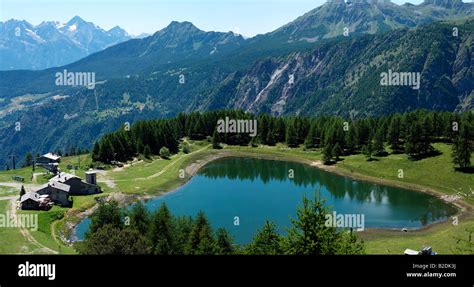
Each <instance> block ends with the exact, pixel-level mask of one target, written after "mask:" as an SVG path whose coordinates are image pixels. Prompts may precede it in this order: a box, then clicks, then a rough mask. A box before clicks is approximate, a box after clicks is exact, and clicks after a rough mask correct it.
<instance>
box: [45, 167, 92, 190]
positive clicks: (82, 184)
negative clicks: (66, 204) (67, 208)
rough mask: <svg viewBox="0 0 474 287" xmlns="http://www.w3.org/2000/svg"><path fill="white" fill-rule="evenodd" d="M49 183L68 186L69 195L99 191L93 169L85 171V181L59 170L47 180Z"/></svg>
mask: <svg viewBox="0 0 474 287" xmlns="http://www.w3.org/2000/svg"><path fill="white" fill-rule="evenodd" d="M49 183H50V184H51V183H60V184H65V185H68V186H69V187H70V189H69V194H70V195H88V194H96V193H100V192H101V190H100V187H99V186H98V185H97V177H96V173H95V172H94V171H88V172H86V181H83V180H82V179H81V178H80V177H78V176H75V175H73V174H69V173H65V172H59V173H58V174H57V175H56V176H54V177H53V178H51V179H50V180H49Z"/></svg>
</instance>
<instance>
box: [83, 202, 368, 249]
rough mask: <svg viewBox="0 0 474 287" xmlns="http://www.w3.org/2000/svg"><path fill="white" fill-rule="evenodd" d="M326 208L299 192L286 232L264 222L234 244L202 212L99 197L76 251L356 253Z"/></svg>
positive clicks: (350, 236)
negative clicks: (125, 204)
mask: <svg viewBox="0 0 474 287" xmlns="http://www.w3.org/2000/svg"><path fill="white" fill-rule="evenodd" d="M329 212H330V211H329V209H327V208H326V207H325V205H324V201H323V200H320V199H319V198H318V197H316V196H315V198H314V200H309V199H307V198H306V197H305V198H304V199H303V205H302V206H301V207H299V208H298V210H297V218H296V219H294V220H292V226H291V227H290V228H288V235H286V236H281V235H280V234H278V232H277V227H276V225H275V224H273V223H271V222H266V223H265V225H264V226H263V227H262V228H261V229H260V230H258V231H257V234H256V235H255V237H254V238H253V240H252V242H251V243H250V244H248V245H246V246H239V245H236V244H233V240H232V237H231V235H230V234H229V233H228V232H227V231H226V230H225V229H223V228H219V229H217V230H216V231H215V232H214V231H213V229H212V227H211V225H210V223H209V221H208V220H207V219H206V216H205V215H204V213H203V212H200V213H198V215H197V216H196V218H194V219H193V218H191V217H175V216H173V215H172V214H171V212H170V211H169V209H168V208H167V206H166V205H165V204H163V205H162V206H161V207H160V209H158V210H157V211H155V212H152V213H150V212H149V211H148V210H147V209H146V208H145V207H144V206H143V204H141V203H138V204H136V205H134V207H133V208H132V209H131V210H129V211H126V212H122V211H121V209H120V208H119V207H118V204H117V203H116V202H114V201H111V202H106V203H101V204H100V205H99V208H98V210H97V211H96V212H95V213H94V214H93V215H92V217H91V225H90V228H89V230H88V232H87V234H86V239H85V240H84V242H82V243H80V245H79V246H78V250H79V252H80V253H81V254H125V255H131V254H156V255H182V254H186V255H230V254H250V255H278V254H298V255H318V254H362V253H363V252H364V244H363V242H361V241H360V240H359V239H358V238H357V236H356V234H355V233H354V232H352V230H351V231H350V232H349V231H346V230H338V229H337V228H334V227H328V226H326V225H325V222H326V218H325V216H326V214H329Z"/></svg>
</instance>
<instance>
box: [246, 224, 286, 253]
mask: <svg viewBox="0 0 474 287" xmlns="http://www.w3.org/2000/svg"><path fill="white" fill-rule="evenodd" d="M281 240H282V237H281V236H280V235H279V234H278V232H277V227H276V225H275V224H274V223H273V222H270V221H267V222H265V224H264V225H263V227H262V228H261V229H259V230H258V231H257V234H256V235H255V236H254V237H253V240H252V242H251V243H250V244H249V245H247V247H246V249H245V253H246V254H250V255H279V254H282V249H281V246H280V244H281Z"/></svg>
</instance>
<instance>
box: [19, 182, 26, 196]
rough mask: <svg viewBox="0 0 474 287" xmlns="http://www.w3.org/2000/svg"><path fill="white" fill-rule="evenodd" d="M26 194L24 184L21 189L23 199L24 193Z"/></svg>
mask: <svg viewBox="0 0 474 287" xmlns="http://www.w3.org/2000/svg"><path fill="white" fill-rule="evenodd" d="M25 194H26V191H25V187H24V186H23V185H22V186H21V190H20V199H21V197H22V196H23V195H25Z"/></svg>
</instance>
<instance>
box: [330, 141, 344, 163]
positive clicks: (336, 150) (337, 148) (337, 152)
mask: <svg viewBox="0 0 474 287" xmlns="http://www.w3.org/2000/svg"><path fill="white" fill-rule="evenodd" d="M341 154H342V149H341V146H340V145H339V143H336V144H335V145H334V147H333V148H332V155H333V156H334V157H335V158H336V161H339V156H340V155H341Z"/></svg>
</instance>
